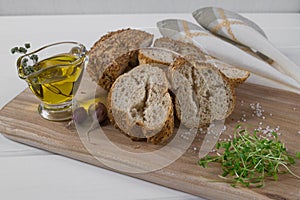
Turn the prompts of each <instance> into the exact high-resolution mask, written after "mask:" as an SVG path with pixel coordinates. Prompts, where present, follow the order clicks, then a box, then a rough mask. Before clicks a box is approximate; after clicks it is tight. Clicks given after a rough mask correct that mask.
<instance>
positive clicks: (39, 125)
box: [0, 84, 300, 199]
mask: <svg viewBox="0 0 300 200" xmlns="http://www.w3.org/2000/svg"><path fill="white" fill-rule="evenodd" d="M236 93H237V104H236V108H235V110H234V113H233V114H232V115H231V116H230V117H228V118H227V120H226V123H225V125H226V128H227V129H226V131H225V133H224V134H223V135H222V136H221V137H223V138H224V137H227V136H228V135H229V134H231V133H232V130H233V128H234V127H235V126H236V125H237V122H238V121H243V120H244V118H245V119H246V120H247V121H246V122H242V124H243V123H244V124H246V125H247V127H248V128H249V129H254V128H258V127H259V126H261V127H263V128H266V127H267V126H269V127H270V128H273V129H276V128H277V129H279V132H280V133H281V135H280V140H281V141H283V142H284V143H285V144H286V147H287V148H288V150H289V151H290V152H291V153H292V154H294V153H295V152H296V151H300V134H299V131H300V103H299V101H300V95H297V94H294V93H289V92H286V91H280V90H277V89H271V88H267V87H263V86H258V85H253V84H244V85H241V86H239V88H238V89H237V92H236ZM257 103H259V104H260V105H261V106H262V109H263V110H264V113H263V116H264V117H257V115H256V113H255V109H253V108H251V106H250V104H252V105H255V106H256V105H257ZM37 104H38V100H37V99H36V97H35V96H34V95H33V94H32V93H31V91H30V90H29V89H26V90H24V91H23V92H22V93H21V94H19V95H18V96H17V97H16V98H14V99H13V100H12V101H11V102H10V103H8V104H7V105H6V106H5V107H4V108H3V109H2V110H1V111H0V132H1V133H3V134H4V136H6V137H7V138H9V139H12V140H14V141H17V142H21V143H24V144H28V145H31V146H34V147H37V148H41V149H45V150H47V151H50V152H53V153H57V154H61V155H63V156H66V157H70V158H73V159H77V160H80V161H83V162H86V163H90V164H93V165H96V166H99V167H102V168H106V169H109V170H113V171H116V170H114V169H111V168H109V167H107V166H105V165H104V164H102V163H101V162H100V161H98V160H97V159H95V157H93V156H92V155H91V154H90V153H89V151H88V150H87V149H86V148H85V146H84V145H83V142H82V140H80V138H79V135H78V133H77V131H76V129H69V128H66V124H67V122H50V121H47V120H44V119H41V117H40V116H39V115H38V113H37ZM102 128H103V130H105V134H106V135H107V137H108V139H109V140H110V141H111V142H113V143H114V144H115V145H117V146H118V147H119V148H123V149H126V150H130V151H132V152H143V151H153V150H156V149H158V148H160V146H155V145H151V144H146V143H144V142H132V141H131V140H130V139H129V138H128V137H126V136H125V135H123V134H121V133H120V132H119V131H118V130H117V129H115V128H114V127H113V126H111V125H110V124H107V125H105V126H103V127H102ZM226 135H227V136H226ZM203 137H204V135H203V134H199V135H198V136H197V137H196V139H195V140H194V142H193V144H192V145H191V146H190V148H189V149H188V150H187V151H186V152H185V153H184V155H182V156H181V157H180V158H179V159H178V160H176V161H175V162H173V163H172V164H170V165H169V166H167V167H165V168H163V169H159V170H156V171H154V172H149V173H126V172H120V173H123V174H126V175H129V176H132V177H136V178H139V179H142V180H146V181H149V182H152V183H156V184H159V185H162V186H166V187H169V188H173V189H177V190H180V191H184V192H187V193H190V194H193V195H198V196H201V197H205V198H208V199H300V180H298V179H296V178H294V177H293V176H291V175H289V174H282V175H280V176H279V180H278V181H273V180H271V179H270V180H267V181H266V182H265V187H263V188H243V187H237V188H233V187H231V186H230V185H229V184H227V183H223V182H215V180H220V179H219V178H218V176H217V175H218V174H220V173H221V170H220V167H219V165H218V164H212V165H210V167H209V168H205V169H204V168H202V167H200V166H198V165H197V161H198V153H197V150H198V149H199V148H198V147H200V145H201V142H202V141H201V139H203ZM100 142H101V141H100ZM103 148H104V151H106V152H107V155H110V160H111V162H114V163H115V165H118V164H119V163H121V162H122V161H121V160H120V159H119V157H118V155H114V150H113V149H105V148H106V146H105V144H103ZM103 148H102V149H103ZM100 156H105V155H100ZM122 159H126V158H122ZM128 159H130V158H128ZM152 162H153V161H152V160H149V165H150V164H153V163H152ZM123 164H124V163H123ZM292 169H293V171H294V172H295V173H296V174H300V160H298V162H297V163H296V168H292Z"/></svg>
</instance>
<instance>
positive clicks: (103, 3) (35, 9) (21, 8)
mask: <svg viewBox="0 0 300 200" xmlns="http://www.w3.org/2000/svg"><path fill="white" fill-rule="evenodd" d="M204 6H219V7H223V8H226V9H230V10H232V11H237V12H247V13H249V12H255V13H261V12H280V13H285V12H289V13H295V12H296V13H299V12H300V0H25V1H24V0H0V15H40V14H42V15H52V14H56V15H57V14H124V13H127V14H128V13H190V12H192V11H193V10H195V8H199V7H204Z"/></svg>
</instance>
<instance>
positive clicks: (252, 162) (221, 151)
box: [198, 125, 300, 187]
mask: <svg viewBox="0 0 300 200" xmlns="http://www.w3.org/2000/svg"><path fill="white" fill-rule="evenodd" d="M238 129H241V126H240V125H237V126H236V128H235V132H234V134H233V139H232V140H231V141H229V142H228V141H221V142H219V143H217V145H216V149H217V151H218V152H217V155H215V156H211V155H207V156H206V157H204V158H201V159H200V160H199V162H198V163H199V165H200V166H202V167H207V166H208V163H210V162H217V163H220V164H221V168H222V170H223V173H222V175H219V177H220V178H222V179H223V180H225V181H226V182H229V183H230V184H231V185H232V186H233V187H236V186H237V185H242V186H245V187H250V186H254V187H263V186H264V180H265V178H266V177H273V179H274V180H275V181H277V180H278V175H279V174H280V173H287V172H289V173H290V174H292V175H293V176H294V177H296V178H299V179H300V176H298V175H296V174H295V173H293V172H292V171H291V170H290V169H289V168H288V166H289V165H293V164H295V159H294V157H293V156H291V155H289V154H288V152H287V151H286V148H285V146H284V144H283V143H282V142H281V141H279V140H278V134H277V133H276V132H271V134H272V136H273V137H272V138H268V137H266V136H264V134H261V133H260V132H259V131H254V133H253V134H250V133H249V132H248V131H247V129H242V130H240V131H238ZM296 158H300V152H297V153H296ZM279 168H280V169H279Z"/></svg>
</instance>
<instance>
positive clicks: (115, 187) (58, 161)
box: [0, 14, 300, 200]
mask: <svg viewBox="0 0 300 200" xmlns="http://www.w3.org/2000/svg"><path fill="white" fill-rule="evenodd" d="M244 15H245V16H246V17H248V18H250V19H252V20H254V21H255V22H256V23H257V24H259V25H260V26H261V27H262V28H263V29H264V31H265V32H266V34H267V35H268V38H269V39H270V40H271V41H272V42H273V43H274V44H275V45H276V46H277V47H278V48H279V49H280V50H281V51H282V52H283V53H284V54H286V55H287V56H288V57H290V58H291V59H292V60H294V61H295V62H296V63H297V64H298V65H300V14H244ZM166 18H181V19H186V20H191V21H194V20H193V18H192V16H191V14H143V15H141V14H139V15H81V16H79V15H74V16H26V17H4V16H2V17H0V27H1V29H0V46H1V47H0V69H1V73H0V108H1V107H3V106H4V105H5V104H6V103H8V102H9V101H10V100H11V99H12V98H14V97H15V96H16V95H18V94H19V93H20V92H21V91H22V90H23V89H25V88H26V87H27V86H26V84H25V82H23V81H22V80H20V79H19V78H18V76H17V71H16V66H15V63H16V58H17V56H15V55H11V54H10V49H11V48H12V47H14V46H20V45H23V44H24V43H25V42H30V43H31V44H32V49H35V48H38V47H40V46H42V45H44V44H50V43H52V42H57V41H65V40H74V41H79V42H81V43H83V44H85V45H86V47H87V48H89V47H91V46H92V45H93V43H94V42H95V41H96V40H98V38H99V37H100V36H101V35H103V34H105V33H106V32H107V31H112V30H117V29H119V28H121V27H124V28H126V27H154V26H155V23H156V21H158V20H162V19H166ZM199 170H201V168H200V167H199ZM170 181H172V180H170ZM0 198H1V199H9V200H14V199H25V200H27V199H28V200H29V199H30V200H36V199H37V200H39V199H43V200H48V199H49V200H50V199H51V200H52V199H59V200H60V199H63V200H68V199H72V200H77V199H78V200H82V199H85V200H90V199H110V200H114V199H115V200H119V199H122V200H126V199H130V200H147V199H157V200H158V199H162V200H164V199H165V200H173V199H174V200H179V199H201V198H198V197H194V196H191V195H188V194H185V193H182V192H179V191H175V190H172V189H168V188H165V187H161V186H158V185H155V184H151V183H148V182H145V181H142V180H138V179H134V178H131V177H127V176H124V175H120V174H117V173H114V172H110V171H108V170H104V169H101V168H98V167H94V166H91V165H88V164H85V163H82V162H79V161H75V160H71V159H68V158H64V157H62V156H59V155H55V154H51V153H49V152H45V151H42V150H38V149H35V148H32V147H28V146H26V145H21V144H18V143H15V142H12V141H10V140H8V139H6V138H5V137H3V136H2V135H1V134H0Z"/></svg>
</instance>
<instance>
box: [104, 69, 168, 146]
mask: <svg viewBox="0 0 300 200" xmlns="http://www.w3.org/2000/svg"><path fill="white" fill-rule="evenodd" d="M108 111H109V112H108V113H109V114H108V116H109V118H110V120H111V122H112V123H113V124H115V125H116V126H117V127H118V128H119V129H120V130H122V131H123V132H124V133H125V134H127V135H128V136H130V137H131V138H132V139H143V138H145V139H147V141H148V142H151V143H153V144H158V143H163V142H165V141H166V140H167V139H168V138H169V137H170V136H171V135H172V133H173V129H174V116H173V104H172V100H171V97H170V94H169V93H168V82H167V79H166V76H165V74H164V73H163V71H162V70H161V69H160V68H158V67H155V66H151V65H147V64H142V65H139V66H138V67H136V68H134V69H132V70H131V71H129V72H128V73H125V74H123V75H121V76H119V77H118V78H117V80H116V81H115V82H114V83H113V85H112V87H111V89H110V92H109V95H108Z"/></svg>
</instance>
